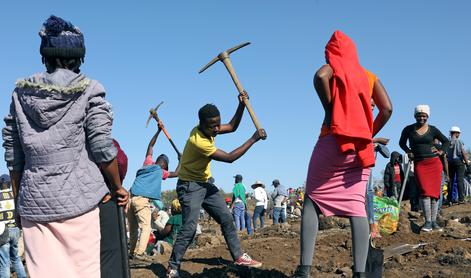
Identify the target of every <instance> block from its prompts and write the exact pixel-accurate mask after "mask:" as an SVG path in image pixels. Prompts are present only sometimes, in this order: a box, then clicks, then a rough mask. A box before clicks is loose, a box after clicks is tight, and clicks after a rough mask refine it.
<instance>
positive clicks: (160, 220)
mask: <svg viewBox="0 0 471 278" xmlns="http://www.w3.org/2000/svg"><path fill="white" fill-rule="evenodd" d="M169 218H170V217H169V216H168V213H167V212H165V211H163V210H159V212H158V213H157V219H156V220H154V221H153V222H152V223H153V224H154V225H155V229H156V230H157V231H159V232H161V231H162V230H163V229H164V228H165V225H166V224H167V221H168V219H169ZM153 228H154V227H153Z"/></svg>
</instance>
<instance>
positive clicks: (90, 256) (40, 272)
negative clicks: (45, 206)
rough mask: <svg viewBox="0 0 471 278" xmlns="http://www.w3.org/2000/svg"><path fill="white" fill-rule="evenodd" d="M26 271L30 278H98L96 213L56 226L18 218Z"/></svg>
mask: <svg viewBox="0 0 471 278" xmlns="http://www.w3.org/2000/svg"><path fill="white" fill-rule="evenodd" d="M21 224H22V225H23V235H24V244H25V257H26V267H27V268H28V273H29V274H30V276H31V277H32V278H38V277H39V278H43V277H44V278H51V277H68V278H81V277H87V278H88V277H90V278H100V239H101V236H100V217H99V210H98V208H95V209H94V210H92V211H90V212H87V213H85V214H83V215H80V216H77V217H75V218H71V219H67V220H63V221H56V222H47V223H42V222H33V221H29V220H27V219H24V218H21Z"/></svg>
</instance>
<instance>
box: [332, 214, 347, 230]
mask: <svg viewBox="0 0 471 278" xmlns="http://www.w3.org/2000/svg"><path fill="white" fill-rule="evenodd" d="M334 220H335V222H337V226H338V227H339V228H341V229H345V228H348V227H350V220H348V218H344V217H335V218H334Z"/></svg>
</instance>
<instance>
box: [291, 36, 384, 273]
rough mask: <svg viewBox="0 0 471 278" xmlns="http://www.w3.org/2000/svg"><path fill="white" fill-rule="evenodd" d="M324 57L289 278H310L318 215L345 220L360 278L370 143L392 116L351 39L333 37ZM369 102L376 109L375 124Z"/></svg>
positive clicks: (371, 160)
mask: <svg viewBox="0 0 471 278" xmlns="http://www.w3.org/2000/svg"><path fill="white" fill-rule="evenodd" d="M325 53H326V60H327V64H326V65H324V66H322V67H321V68H320V69H319V70H318V71H317V72H316V75H315V76H314V87H315V89H316V91H317V94H318V96H319V99H320V100H321V102H322V106H323V107H324V111H325V117H324V122H323V125H322V129H321V134H320V136H319V139H318V141H317V144H316V146H315V148H314V151H313V153H312V156H311V161H310V163H309V170H308V174H307V182H306V195H305V201H304V207H303V215H302V221H301V258H300V264H299V266H298V268H297V269H296V272H295V273H294V275H293V276H292V277H293V278H303V277H309V275H310V272H311V265H312V258H313V256H314V244H315V241H316V236H317V231H318V228H319V214H320V213H322V214H324V215H325V216H332V215H336V216H344V217H349V219H350V224H351V227H352V241H353V244H352V249H353V261H354V277H363V275H364V272H365V266H366V258H367V255H368V236H369V228H368V220H367V218H366V210H365V194H366V183H367V180H368V176H369V174H370V168H371V167H372V166H374V153H373V144H372V138H373V136H374V135H375V134H376V133H378V132H379V131H380V130H381V128H382V127H383V126H384V125H385V124H386V122H387V121H388V120H389V117H390V116H391V113H392V105H391V102H390V100H389V97H388V95H387V93H386V90H385V89H384V87H383V85H382V84H381V82H380V81H379V79H378V78H377V77H376V76H375V75H374V74H373V73H371V72H369V71H367V70H365V69H364V68H363V67H362V66H361V65H360V63H359V61H358V57H357V53H356V48H355V45H354V43H353V41H352V40H351V39H350V38H349V37H347V36H346V35H345V34H344V33H342V32H341V31H335V32H334V34H333V35H332V38H331V39H330V41H329V42H328V44H327V46H326V51H325ZM372 98H373V100H374V102H375V103H376V105H377V107H378V109H379V114H378V115H377V117H376V118H375V119H374V121H373V115H372V111H371V99H372Z"/></svg>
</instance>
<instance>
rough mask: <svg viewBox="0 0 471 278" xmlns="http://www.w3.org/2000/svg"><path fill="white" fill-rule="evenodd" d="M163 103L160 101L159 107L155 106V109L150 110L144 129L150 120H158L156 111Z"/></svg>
mask: <svg viewBox="0 0 471 278" xmlns="http://www.w3.org/2000/svg"><path fill="white" fill-rule="evenodd" d="M163 103H164V102H163V101H161V102H160V103H159V105H157V106H156V107H155V108H151V109H150V110H149V113H150V115H149V118H148V119H147V122H146V127H147V126H148V125H149V122H150V120H152V118H155V119H156V120H157V121H158V120H159V116H158V115H157V109H159V107H160V105H162V104H163Z"/></svg>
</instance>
